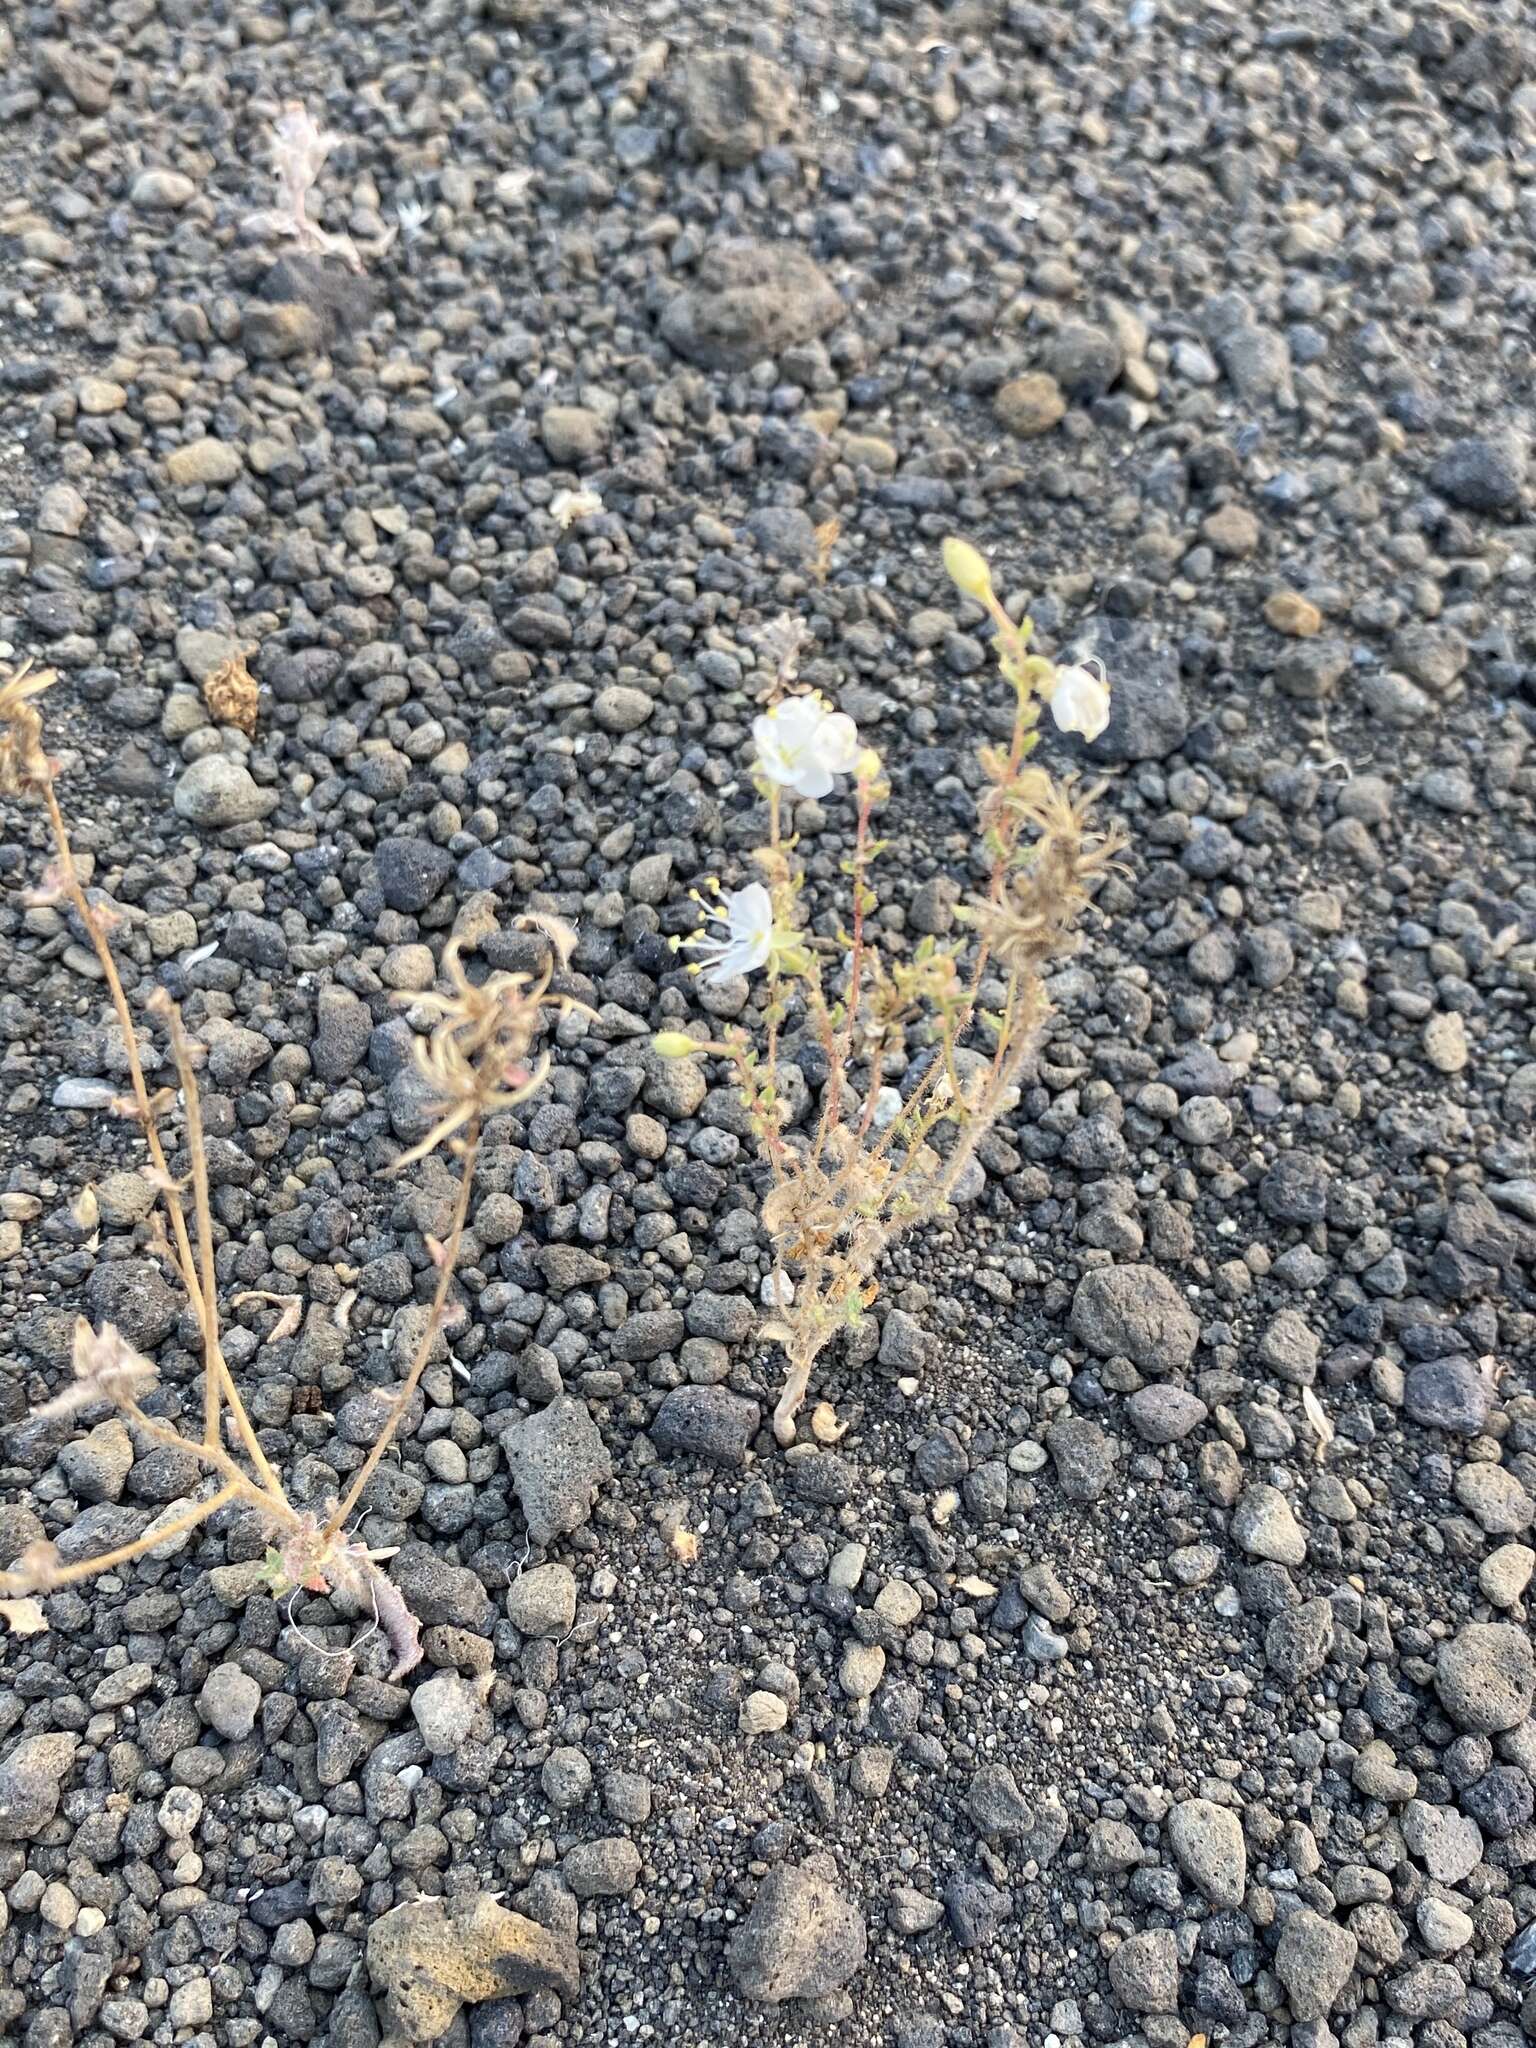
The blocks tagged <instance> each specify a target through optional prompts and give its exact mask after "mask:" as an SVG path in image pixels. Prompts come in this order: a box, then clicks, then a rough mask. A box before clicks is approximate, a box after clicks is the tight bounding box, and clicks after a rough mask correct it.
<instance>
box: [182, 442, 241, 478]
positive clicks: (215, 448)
mask: <svg viewBox="0 0 1536 2048" xmlns="http://www.w3.org/2000/svg"><path fill="white" fill-rule="evenodd" d="M244 467H245V463H244V460H243V458H242V456H241V454H240V450H239V449H238V448H233V447H231V446H230V444H229V442H228V441H215V440H213V439H212V438H211V437H210V438H208V439H206V440H202V441H189V442H188V443H187V445H186V446H185V447H184V448H173V449H172V450H171V452H170V454H169V455H168V456H167V457H166V458H165V470H166V474H167V476H169V478H170V480H171V482H172V483H173V484H174V485H175V486H176V488H177V490H184V489H185V488H186V487H187V485H189V484H231V483H233V482H234V480H235V478H236V477H237V476H238V475H239V474H240V472H241V470H242V469H243V468H244Z"/></svg>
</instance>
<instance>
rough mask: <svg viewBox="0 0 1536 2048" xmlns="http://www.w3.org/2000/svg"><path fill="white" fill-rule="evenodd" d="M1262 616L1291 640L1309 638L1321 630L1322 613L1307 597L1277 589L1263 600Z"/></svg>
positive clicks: (1295, 592) (1278, 631) (1291, 591)
mask: <svg viewBox="0 0 1536 2048" xmlns="http://www.w3.org/2000/svg"><path fill="white" fill-rule="evenodd" d="M1264 616H1265V618H1266V619H1267V620H1268V621H1269V623H1270V625H1272V626H1273V627H1274V629H1275V631H1276V632H1277V633H1284V634H1285V635H1286V636H1287V637H1288V638H1289V639H1292V640H1310V639H1311V638H1312V637H1313V635H1314V634H1317V633H1321V631H1322V630H1323V615H1322V613H1321V612H1320V611H1319V610H1318V608H1317V606H1316V605H1315V604H1314V603H1313V602H1312V600H1311V598H1309V597H1302V596H1301V595H1300V593H1299V592H1297V591H1294V590H1277V591H1274V592H1273V593H1272V594H1271V595H1270V596H1269V597H1267V598H1266V599H1265V600H1264Z"/></svg>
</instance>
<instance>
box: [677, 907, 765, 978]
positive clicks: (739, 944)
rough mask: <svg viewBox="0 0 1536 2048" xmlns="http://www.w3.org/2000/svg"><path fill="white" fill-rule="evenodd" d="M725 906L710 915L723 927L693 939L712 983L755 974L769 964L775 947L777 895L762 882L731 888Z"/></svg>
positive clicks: (712, 911) (706, 975) (709, 914)
mask: <svg viewBox="0 0 1536 2048" xmlns="http://www.w3.org/2000/svg"><path fill="white" fill-rule="evenodd" d="M720 905H721V907H720V908H719V909H718V910H711V911H709V912H708V913H707V915H708V917H709V918H710V919H711V920H712V922H714V923H715V924H718V925H720V926H722V927H723V929H722V930H721V931H720V932H718V933H717V932H701V933H700V934H699V936H698V937H697V938H696V939H695V940H694V941H693V944H694V945H695V946H696V947H697V948H698V950H699V952H700V954H701V955H702V960H701V965H702V967H703V970H704V979H705V980H706V981H707V982H709V983H710V985H711V986H712V987H718V986H719V985H720V983H721V982H723V981H729V980H731V978H732V977H733V976H734V975H737V974H751V973H752V972H753V970H754V969H755V968H758V967H762V966H764V965H765V964H766V962H767V959H768V955H769V954H770V953H771V952H772V950H773V898H772V897H771V896H770V895H769V894H768V891H767V890H766V889H765V888H764V886H763V884H762V883H761V882H749V883H748V884H747V886H746V888H745V889H730V890H727V892H726V893H725V895H724V896H722V897H721V899H720Z"/></svg>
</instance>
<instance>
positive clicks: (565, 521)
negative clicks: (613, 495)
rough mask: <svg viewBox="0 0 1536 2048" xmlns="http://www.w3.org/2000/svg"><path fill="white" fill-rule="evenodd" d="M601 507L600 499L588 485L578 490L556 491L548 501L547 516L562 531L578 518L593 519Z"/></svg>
mask: <svg viewBox="0 0 1536 2048" xmlns="http://www.w3.org/2000/svg"><path fill="white" fill-rule="evenodd" d="M602 509H603V501H602V499H601V498H600V497H599V496H598V494H597V492H596V491H594V490H593V489H591V487H590V486H586V487H584V488H583V489H581V490H579V491H556V493H555V495H554V496H553V497H552V498H551V499H550V501H549V516H550V518H551V519H553V520H554V522H555V524H556V526H558V527H559V529H560V531H561V532H562V533H564V531H565V529H566V528H567V527H568V526H573V525H574V524H575V522H576V521H577V520H578V519H595V518H596V517H597V515H598V513H599V512H601V511H602Z"/></svg>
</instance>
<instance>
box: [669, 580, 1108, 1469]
mask: <svg viewBox="0 0 1536 2048" xmlns="http://www.w3.org/2000/svg"><path fill="white" fill-rule="evenodd" d="M944 564H945V568H946V569H947V571H948V573H949V575H950V578H951V580H952V581H953V582H954V583H955V585H956V587H957V588H958V589H959V590H960V591H961V592H962V594H963V595H965V596H967V597H970V598H973V599H975V600H976V602H978V603H980V604H981V605H983V606H984V607H985V609H986V610H987V612H988V614H989V615H990V617H991V618H992V620H993V623H994V625H995V626H996V629H997V639H996V654H997V662H998V668H999V670H1000V672H1001V674H1002V676H1003V679H1004V680H1005V681H1006V682H1007V683H1008V684H1009V686H1010V687H1011V689H1012V692H1013V707H1014V710H1013V728H1012V734H1011V737H1010V740H1009V744H1008V745H1007V747H1006V748H1004V747H983V748H982V749H981V750H980V754H979V760H980V763H981V767H982V771H983V773H984V775H985V778H986V782H987V789H986V793H985V795H984V797H983V799H982V802H981V805H980V817H979V822H980V826H981V833H982V847H983V850H984V858H985V867H986V883H985V886H984V887H983V888H982V889H980V890H979V891H978V892H977V893H975V894H973V895H972V896H971V897H970V898H968V899H967V900H966V901H965V902H964V903H963V904H962V905H961V906H960V912H959V915H960V919H961V923H962V926H963V931H964V936H963V937H962V938H961V939H960V941H959V942H957V943H956V944H954V945H941V944H940V943H939V942H938V941H937V940H936V939H934V938H924V939H923V940H921V941H920V943H919V944H918V945H917V946H916V947H915V948H914V949H913V950H912V952H911V953H910V954H909V955H907V956H906V957H898V956H896V955H894V954H890V955H888V954H886V953H885V952H883V951H882V950H881V948H880V946H879V945H878V944H877V943H876V939H875V936H874V931H873V928H872V927H873V917H872V913H873V912H874V911H875V910H876V908H877V899H876V896H875V893H874V891H873V889H872V887H871V885H870V881H869V871H870V868H871V866H872V864H873V862H874V861H875V860H876V859H877V858H878V856H879V855H880V853H881V852H882V851H884V847H883V844H882V842H881V841H879V840H877V839H876V838H875V837H874V836H873V832H872V829H871V828H872V820H873V814H874V811H875V809H876V807H877V806H878V805H879V804H880V803H882V802H883V801H884V800H885V798H886V797H887V795H888V794H889V790H888V786H887V783H886V780H885V773H884V769H883V766H882V764H881V761H880V758H879V756H878V755H877V754H876V753H875V752H874V751H873V749H871V748H868V747H863V746H861V745H860V743H859V738H858V734H857V731H856V730H855V727H854V723H853V720H852V719H851V718H849V717H847V716H846V715H845V714H844V713H842V712H838V711H834V710H832V709H831V708H830V707H829V706H828V705H827V704H826V703H825V702H824V701H823V700H822V699H821V698H820V697H818V696H816V695H814V694H810V693H802V694H799V695H781V696H780V697H779V699H778V701H777V702H775V703H774V704H773V705H771V707H770V708H769V709H768V710H767V711H765V712H764V713H763V714H762V715H761V716H760V717H758V718H756V719H755V720H754V721H753V726H752V739H753V745H754V749H755V756H754V762H753V780H754V784H755V786H756V788H757V790H758V792H759V795H760V796H761V797H762V798H763V799H764V801H765V803H766V807H767V837H766V843H765V844H764V845H762V846H760V847H759V848H758V849H757V851H756V853H755V856H754V858H755V861H756V864H757V867H758V869H759V871H760V874H761V877H762V879H761V880H760V881H754V882H751V883H748V884H747V885H746V886H745V887H744V888H740V889H735V890H731V891H729V892H725V891H722V890H721V889H720V888H719V885H718V884H715V885H713V886H714V892H715V893H714V898H713V901H712V902H711V901H709V900H706V899H705V898H704V897H702V896H698V897H697V898H696V900H698V901H699V902H700V903H701V904H702V905H703V907H704V912H705V920H706V922H705V926H704V928H703V929H701V931H700V932H699V933H697V934H696V935H695V936H694V937H693V938H692V939H691V940H689V941H687V942H686V943H687V944H688V945H689V946H690V947H692V948H693V949H694V950H695V951H696V952H697V953H698V955H699V956H700V957H699V959H698V960H697V961H696V962H695V963H694V971H695V972H700V973H702V974H703V976H704V978H705V980H706V981H707V982H709V983H711V984H719V983H721V982H724V981H728V980H730V979H731V978H733V977H734V976H737V975H750V974H755V973H760V972H766V975H767V991H766V1001H765V1003H764V1005H763V1009H762V1019H761V1021H762V1034H763V1043H762V1048H761V1051H759V1048H758V1046H757V1045H756V1043H755V1042H754V1040H753V1038H752V1036H751V1034H750V1033H749V1032H748V1031H747V1030H745V1029H744V1028H734V1029H732V1030H731V1031H730V1032H729V1033H727V1035H726V1036H725V1037H723V1038H721V1039H708V1040H696V1039H694V1038H692V1037H690V1036H689V1035H688V1034H687V1033H684V1032H679V1031H675V1030H673V1031H665V1032H662V1033H661V1034H660V1035H659V1036H658V1038H657V1039H656V1048H657V1050H658V1051H659V1052H661V1053H662V1054H664V1055H667V1056H670V1057H681V1058H686V1057H689V1056H692V1055H701V1054H702V1055H714V1056H719V1057H724V1058H725V1059H727V1060H729V1062H730V1063H731V1066H732V1069H733V1070H734V1073H735V1077H736V1083H737V1086H738V1088H739V1091H740V1093H741V1097H742V1100H743V1103H744V1105H745V1108H746V1113H747V1118H748V1122H749V1125H750V1127H751V1130H752V1133H753V1136H754V1138H755V1140H756V1142H757V1145H758V1148H759V1150H760V1152H761V1153H762V1155H763V1157H764V1159H765V1161H766V1163H767V1168H768V1175H769V1182H770V1184H769V1187H768V1189H767V1192H766V1194H765V1195H764V1198H763V1202H762V1210H761V1215H762V1223H763V1228H764V1230H765V1232H766V1233H767V1236H768V1238H769V1240H770V1242H771V1244H772V1247H773V1256H774V1265H773V1270H772V1272H771V1273H770V1274H769V1275H768V1276H767V1279H766V1280H765V1282H764V1287H763V1299H764V1301H765V1303H766V1304H767V1305H768V1306H769V1309H770V1314H769V1317H768V1319H767V1321H766V1322H765V1323H764V1324H763V1325H762V1328H761V1331H760V1333H759V1334H760V1336H761V1337H762V1339H763V1340H764V1341H768V1342H774V1343H777V1344H779V1345H780V1346H782V1348H783V1351H784V1354H785V1358H786V1362H787V1370H786V1374H785V1380H784V1387H783V1391H782V1393H781V1395H780V1398H779V1402H778V1406H777V1408H776V1410H775V1413H774V1431H775V1434H776V1435H777V1436H778V1438H779V1440H780V1442H781V1443H786V1444H788V1443H792V1442H793V1441H794V1438H795V1415H796V1411H797V1410H798V1408H799V1406H800V1404H801V1402H802V1401H803V1399H804V1397H805V1393H806V1389H807V1386H808V1384H809V1380H810V1374H811V1371H812V1368H813V1366H814V1364H815V1362H816V1360H817V1358H818V1357H819V1356H820V1354H821V1353H822V1351H824V1350H825V1349H826V1347H827V1345H828V1344H829V1343H830V1342H831V1341H832V1339H833V1337H834V1336H835V1335H836V1334H837V1332H838V1331H839V1330H841V1329H845V1328H848V1327H851V1326H853V1325H855V1324H857V1323H858V1322H859V1321H860V1320H861V1319H862V1317H863V1316H864V1314H865V1312H866V1311H867V1309H868V1308H869V1305H870V1303H871V1302H872V1301H873V1300H874V1298H875V1295H876V1292H877V1287H878V1282H877V1280H876V1277H875V1275H876V1270H877V1268H878V1266H879V1264H880V1261H881V1259H882V1258H883V1257H884V1254H885V1252H886V1250H887V1249H888V1247H889V1246H890V1244H891V1243H892V1241H893V1240H894V1239H895V1238H896V1237H897V1236H898V1235H899V1234H900V1233H902V1232H903V1231H905V1230H908V1229H911V1228H912V1227H913V1226H914V1225H916V1224H919V1223H922V1222H924V1221H927V1220H928V1219H930V1218H932V1217H934V1216H937V1215H938V1214H940V1213H941V1212H942V1211H943V1210H944V1208H945V1207H946V1206H947V1204H948V1203H949V1202H950V1200H951V1199H952V1198H953V1197H954V1195H955V1193H956V1191H957V1190H958V1188H959V1186H960V1184H961V1180H962V1177H963V1176H964V1175H965V1173H966V1170H967V1168H968V1167H969V1166H970V1164H971V1162H972V1160H973V1159H974V1157H975V1153H976V1147H977V1146H978V1144H979V1143H980V1142H981V1139H982V1138H983V1137H984V1135H985V1134H986V1132H987V1131H988V1130H989V1129H990V1128H991V1126H992V1125H993V1124H994V1123H995V1122H996V1121H997V1119H998V1117H999V1116H1000V1115H1003V1114H1005V1113H1006V1111H1007V1110H1008V1109H1009V1108H1010V1107H1011V1106H1012V1104H1013V1103H1014V1102H1016V1100H1017V1099H1018V1088H1019V1082H1020V1078H1021V1076H1022V1075H1023V1072H1024V1069H1025V1067H1026V1065H1027V1063H1028V1061H1029V1059H1030V1057H1031V1055H1032V1054H1033V1052H1034V1050H1035V1047H1036V1046H1037V1044H1038V1043H1039V1038H1040V1031H1041V1028H1042V1026H1043V1024H1044V1021H1045V1018H1046V1015H1047V1004H1046V999H1045V993H1044V976H1045V974H1046V972H1047V971H1048V969H1049V967H1050V966H1051V964H1052V963H1053V962H1054V961H1056V960H1058V959H1060V958H1062V957H1063V956H1064V955H1066V954H1067V953H1070V952H1071V951H1072V950H1073V948H1074V947H1075V945H1076V943H1077V939H1076V933H1075V926H1076V924H1077V921H1078V919H1079V917H1080V915H1081V913H1082V911H1083V909H1084V908H1085V906H1086V905H1087V903H1088V901H1089V899H1090V897H1091V896H1092V894H1093V892H1094V890H1095V889H1096V888H1097V886H1098V884H1099V882H1100V881H1101V880H1102V879H1103V877H1104V876H1105V874H1106V873H1108V872H1109V870H1110V869H1111V867H1112V866H1113V864H1114V859H1115V855H1116V853H1117V852H1118V851H1119V848H1120V845H1121V841H1120V839H1119V837H1118V835H1117V834H1115V833H1114V832H1109V833H1100V832H1096V831H1095V830H1094V829H1093V826H1092V823H1091V818H1090V809H1091V805H1092V803H1093V801H1094V799H1095V797H1096V796H1097V795H1098V794H1099V792H1098V790H1091V791H1088V792H1083V793H1080V792H1079V791H1078V790H1077V789H1076V787H1075V786H1074V784H1073V783H1072V781H1071V780H1070V778H1069V779H1066V780H1063V781H1056V780H1054V779H1053V778H1052V777H1051V776H1050V775H1049V774H1047V773H1046V771H1045V770H1044V769H1043V768H1041V767H1039V766H1037V765H1035V764H1034V763H1033V762H1032V761H1031V760H1030V758H1029V757H1030V755H1031V754H1032V753H1033V751H1034V749H1035V747H1036V744H1037V742H1038V739H1039V731H1038V728H1039V721H1040V713H1041V709H1042V707H1047V706H1048V707H1049V709H1050V712H1051V716H1052V720H1053V722H1054V723H1055V724H1056V725H1057V726H1058V727H1059V728H1060V729H1061V730H1062V731H1065V732H1075V733H1080V734H1082V735H1084V736H1085V737H1087V738H1090V739H1092V738H1095V737H1097V735H1098V734H1099V733H1100V732H1102V731H1103V730H1104V727H1105V725H1106V724H1107V722H1108V719H1109V684H1108V681H1107V679H1106V678H1105V677H1104V675H1103V674H1102V672H1099V671H1096V670H1095V669H1093V668H1089V667H1086V666H1084V667H1065V666H1064V667H1057V666H1056V665H1055V664H1054V663H1052V662H1050V661H1047V660H1046V659H1044V658H1043V657H1042V656H1039V655H1035V654H1031V653H1030V652H1029V637H1030V626H1029V622H1028V620H1025V621H1023V622H1022V623H1021V624H1015V623H1014V621H1013V619H1012V618H1011V617H1010V616H1009V614H1008V612H1007V611H1006V609H1005V608H1004V606H1003V605H1002V603H1001V602H1000V601H999V599H998V598H997V596H996V594H995V592H994V591H993V588H992V578H991V573H990V571H989V570H988V568H987V565H986V562H985V561H984V559H983V558H982V556H981V555H980V554H979V553H978V552H977V551H976V549H975V548H973V547H971V546H969V545H968V544H967V543H966V542H964V541H960V540H949V541H946V542H945V544H944ZM792 672H793V669H792V661H791V662H785V663H783V664H782V665H781V668H780V678H779V680H780V687H781V688H783V687H785V686H786V685H787V683H788V681H789V680H790V677H791V675H792ZM843 777H851V778H852V784H853V789H852V795H853V802H854V833H853V850H852V853H851V855H850V857H849V859H848V860H847V861H846V862H845V863H844V873H845V874H846V875H847V877H848V883H849V896H850V909H849V921H848V928H847V929H846V931H844V932H843V933H841V934H840V936H839V940H838V942H837V946H836V949H835V950H836V953H837V954H838V955H840V958H841V968H842V977H841V978H842V988H841V992H840V993H838V994H833V993H831V992H830V991H829V989H828V987H827V978H826V974H825V972H824V970H825V968H826V966H827V965H828V958H827V955H828V951H829V949H828V948H827V947H826V946H824V945H823V944H822V943H820V942H815V941H812V940H810V939H808V938H807V937H806V935H805V931H804V922H805V920H804V918H803V915H802V910H801V901H802V897H803V894H804V888H805V877H804V873H803V870H802V869H801V867H800V866H799V864H798V861H797V858H796V841H795V840H794V838H793V837H792V836H789V835H788V834H787V833H786V829H785V827H786V819H785V798H786V796H788V797H816V798H820V797H825V796H828V795H829V794H831V793H832V791H833V790H834V788H835V787H836V786H837V784H838V782H839V781H840V779H841V778H843ZM710 923H713V924H715V925H717V926H718V927H720V931H719V932H712V931H710V930H709V929H708V926H709V924H710ZM674 943H676V942H674ZM809 1047H815V1048H817V1049H818V1051H819V1055H820V1058H819V1061H818V1062H817V1064H819V1065H820V1067H821V1068H822V1070H823V1073H824V1078H823V1079H822V1083H821V1099H820V1103H819V1105H817V1106H816V1109H815V1113H814V1115H812V1116H811V1117H810V1118H809V1119H808V1120H807V1122H806V1124H805V1125H804V1126H800V1127H797V1119H796V1117H795V1116H794V1115H793V1114H792V1111H791V1108H790V1104H791V1101H792V1099H793V1098H792V1096H791V1094H790V1092H789V1091H788V1090H787V1089H786V1088H785V1087H784V1085H783V1076H782V1069H781V1065H780V1060H781V1054H783V1053H786V1052H792V1053H796V1054H798V1053H800V1052H802V1051H803V1050H805V1049H807V1048H809ZM898 1074H899V1076H900V1085H896V1086H893V1085H891V1081H890V1080H889V1079H888V1077H894V1076H897V1075H898Z"/></svg>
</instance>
